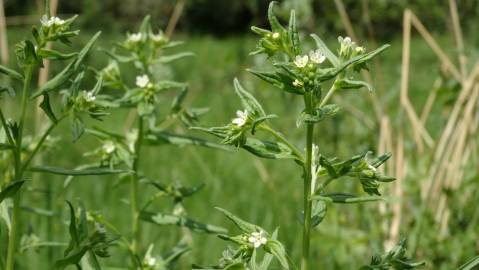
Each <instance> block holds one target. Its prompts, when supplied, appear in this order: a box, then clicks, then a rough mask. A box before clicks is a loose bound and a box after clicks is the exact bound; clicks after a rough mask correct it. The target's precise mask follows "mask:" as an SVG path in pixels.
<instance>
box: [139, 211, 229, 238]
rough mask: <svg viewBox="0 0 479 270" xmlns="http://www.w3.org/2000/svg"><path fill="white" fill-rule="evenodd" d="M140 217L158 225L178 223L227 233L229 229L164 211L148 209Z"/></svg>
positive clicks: (194, 228)
mask: <svg viewBox="0 0 479 270" xmlns="http://www.w3.org/2000/svg"><path fill="white" fill-rule="evenodd" d="M140 219H142V220H144V221H147V222H151V223H154V224H157V225H176V226H180V227H186V228H189V229H191V230H193V231H196V232H201V233H226V232H227V230H226V229H224V228H222V227H218V226H214V225H210V224H204V223H201V222H198V221H195V220H192V219H189V218H186V217H182V216H177V215H171V214H163V213H151V212H147V211H141V212H140Z"/></svg>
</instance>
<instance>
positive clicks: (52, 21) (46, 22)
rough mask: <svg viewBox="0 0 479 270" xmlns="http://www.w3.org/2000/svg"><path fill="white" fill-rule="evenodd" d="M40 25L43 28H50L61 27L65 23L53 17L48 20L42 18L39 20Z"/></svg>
mask: <svg viewBox="0 0 479 270" xmlns="http://www.w3.org/2000/svg"><path fill="white" fill-rule="evenodd" d="M40 23H41V24H42V25H43V26H45V27H51V26H52V25H58V26H60V25H63V24H64V23H65V21H64V20H62V19H60V18H58V17H55V16H54V17H51V18H50V19H47V17H43V18H42V19H41V20H40Z"/></svg>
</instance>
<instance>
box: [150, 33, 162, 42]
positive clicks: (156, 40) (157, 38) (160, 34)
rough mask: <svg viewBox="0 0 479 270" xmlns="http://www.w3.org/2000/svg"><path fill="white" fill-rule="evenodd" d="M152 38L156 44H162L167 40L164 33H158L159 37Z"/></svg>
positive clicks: (153, 35)
mask: <svg viewBox="0 0 479 270" xmlns="http://www.w3.org/2000/svg"><path fill="white" fill-rule="evenodd" d="M150 38H151V39H152V40H153V41H155V42H160V41H163V40H165V36H164V35H163V33H158V34H157V35H155V34H150Z"/></svg>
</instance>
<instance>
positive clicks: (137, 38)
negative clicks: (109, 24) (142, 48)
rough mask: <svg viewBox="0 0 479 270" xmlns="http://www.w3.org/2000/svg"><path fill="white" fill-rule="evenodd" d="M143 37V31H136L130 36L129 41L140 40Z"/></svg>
mask: <svg viewBox="0 0 479 270" xmlns="http://www.w3.org/2000/svg"><path fill="white" fill-rule="evenodd" d="M141 38H142V35H141V33H134V34H131V35H129V36H128V41H130V42H138V41H140V40H141Z"/></svg>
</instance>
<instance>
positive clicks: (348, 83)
mask: <svg viewBox="0 0 479 270" xmlns="http://www.w3.org/2000/svg"><path fill="white" fill-rule="evenodd" d="M335 87H336V88H337V89H359V88H362V87H365V88H366V89H368V91H369V92H372V91H373V87H372V86H371V85H370V84H369V83H367V82H365V81H355V80H349V79H341V80H339V81H337V82H336V83H335Z"/></svg>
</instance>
